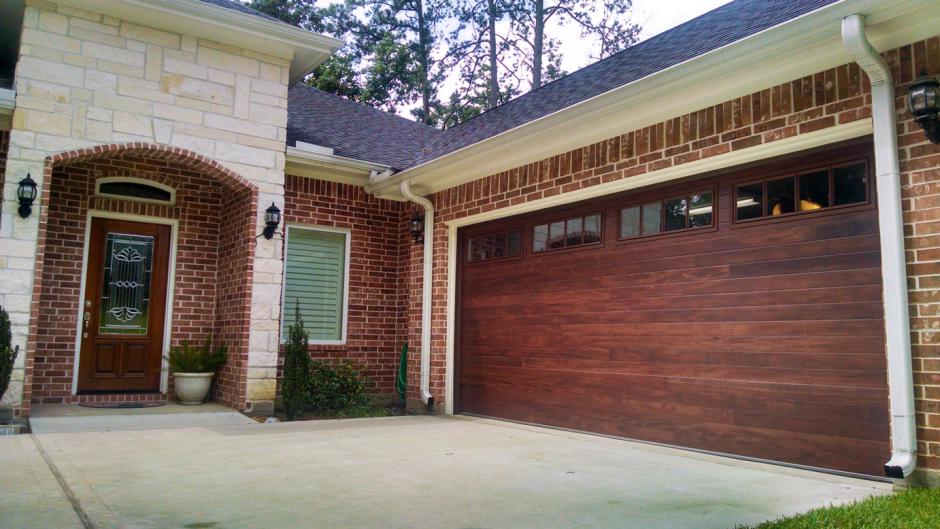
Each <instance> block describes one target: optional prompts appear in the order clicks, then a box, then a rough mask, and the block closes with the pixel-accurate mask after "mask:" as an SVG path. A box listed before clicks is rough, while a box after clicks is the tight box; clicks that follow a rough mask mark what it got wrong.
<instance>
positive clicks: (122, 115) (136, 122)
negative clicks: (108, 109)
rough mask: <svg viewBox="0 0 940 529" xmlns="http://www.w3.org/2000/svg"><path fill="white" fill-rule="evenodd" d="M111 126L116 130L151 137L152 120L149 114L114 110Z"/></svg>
mask: <svg viewBox="0 0 940 529" xmlns="http://www.w3.org/2000/svg"><path fill="white" fill-rule="evenodd" d="M112 126H113V128H114V130H115V131H117V132H126V133H128V134H135V135H138V136H146V137H148V138H152V137H153V121H152V120H151V119H150V116H145V115H141V114H135V113H133V112H125V111H116V112H114V121H113V122H112Z"/></svg>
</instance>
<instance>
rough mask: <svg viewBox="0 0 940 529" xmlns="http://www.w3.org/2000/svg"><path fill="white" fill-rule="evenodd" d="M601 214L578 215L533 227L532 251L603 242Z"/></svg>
mask: <svg viewBox="0 0 940 529" xmlns="http://www.w3.org/2000/svg"><path fill="white" fill-rule="evenodd" d="M601 230H602V223H601V214H600V213H593V214H590V215H578V216H572V217H568V218H567V219H565V220H555V221H552V222H548V223H545V224H537V225H536V226H535V227H533V228H532V252H533V253H541V252H545V251H550V250H561V249H565V248H576V247H578V246H585V245H589V244H597V243H600V242H601V239H602V238H601Z"/></svg>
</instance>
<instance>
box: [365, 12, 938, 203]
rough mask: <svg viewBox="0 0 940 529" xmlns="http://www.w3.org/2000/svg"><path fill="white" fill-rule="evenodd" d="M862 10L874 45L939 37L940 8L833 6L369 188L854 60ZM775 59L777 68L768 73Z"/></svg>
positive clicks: (448, 171) (466, 174)
mask: <svg viewBox="0 0 940 529" xmlns="http://www.w3.org/2000/svg"><path fill="white" fill-rule="evenodd" d="M853 13H862V14H865V15H868V17H869V23H870V25H871V30H870V35H871V40H872V42H873V43H874V44H875V45H876V46H879V49H891V48H894V47H898V46H901V45H903V44H907V43H910V42H914V41H917V40H921V39H923V38H926V37H929V36H933V35H935V34H936V27H937V21H938V20H940V3H936V2H934V1H933V0H844V1H842V2H838V3H835V4H831V5H829V6H826V7H823V8H820V9H818V10H816V11H812V12H810V13H807V14H805V15H802V16H800V17H797V18H794V19H792V20H790V21H788V22H786V23H784V24H780V25H778V26H774V27H772V28H769V29H767V30H764V31H762V32H759V33H756V34H754V35H751V36H749V37H747V38H745V39H741V40H739V41H737V42H734V43H732V44H729V45H726V46H724V47H721V48H718V49H716V50H713V51H711V52H708V53H706V54H703V55H700V56H698V57H695V58H693V59H690V60H688V61H686V62H683V63H680V64H677V65H675V66H672V67H670V68H667V69H665V70H661V71H659V72H657V73H655V74H652V75H649V76H647V77H644V78H642V79H639V80H637V81H634V82H632V83H628V84H626V85H623V86H620V87H618V88H615V89H613V90H610V91H608V92H605V93H603V94H600V95H598V96H595V97H593V98H591V99H587V100H585V101H581V102H579V103H576V104H574V105H572V106H569V107H566V108H564V109H562V110H559V111H557V112H555V113H553V114H549V115H547V116H543V117H541V118H539V119H536V120H533V121H531V122H528V123H525V124H523V125H520V126H518V127H516V128H513V129H510V130H508V131H505V132H502V133H500V134H497V135H495V136H491V137H489V138H486V139H484V140H482V141H479V142H477V143H474V144H472V145H469V146H467V147H463V148H461V149H459V150H456V151H454V152H452V153H449V154H446V155H444V156H441V157H439V158H435V159H433V160H430V161H427V162H425V163H422V164H420V165H416V166H413V167H410V168H407V169H405V170H403V171H401V172H399V173H396V174H394V175H391V176H380V177H377V178H373V179H372V180H371V181H370V183H369V186H368V187H367V189H368V190H369V191H370V192H372V193H374V194H376V195H379V196H385V197H389V198H397V195H398V187H399V186H398V183H399V182H401V181H402V180H405V179H407V180H410V181H411V182H412V183H413V184H417V185H420V186H421V187H422V188H423V189H425V190H426V191H427V192H430V193H433V192H436V191H439V190H442V189H447V188H449V187H453V186H455V185H459V184H461V183H464V182H468V181H472V180H475V179H477V178H482V177H485V176H488V175H491V174H495V173H498V172H500V171H504V170H507V169H511V168H513V167H519V166H522V165H525V164H527V163H533V162H536V161H539V160H543V159H545V158H548V157H550V156H553V155H555V154H559V153H562V152H566V151H568V150H571V149H574V148H577V147H580V146H584V145H590V144H592V143H595V142H598V141H603V140H605V139H608V138H612V137H615V136H617V135H619V134H623V133H625V132H627V131H630V130H637V129H640V128H642V127H646V126H649V125H651V124H655V123H659V122H661V121H664V120H667V119H670V118H673V117H676V116H681V115H683V114H686V113H689V112H693V111H697V110H700V109H702V108H707V107H709V106H712V105H715V104H719V103H723V102H725V101H728V100H730V99H733V98H735V97H739V96H741V95H746V94H749V93H753V92H756V91H759V90H762V89H765V88H768V87H771V86H775V85H777V84H780V83H783V82H787V81H790V80H793V79H799V78H801V77H804V76H806V75H809V74H812V73H815V72H819V71H823V70H826V69H829V68H832V67H834V66H838V65H841V64H845V63H848V62H850V61H851V57H850V56H849V55H848V54H847V53H846V52H845V50H844V49H843V47H842V45H841V40H840V22H841V19H842V18H843V17H845V16H847V15H850V14H853ZM794 49H800V53H793V50H794ZM768 62H770V63H772V64H773V65H774V67H773V68H766V67H765V65H766V64H767V63H768ZM690 87H693V88H694V90H690V89H689V88H690ZM663 94H668V97H663Z"/></svg>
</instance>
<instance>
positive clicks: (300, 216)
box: [283, 175, 405, 394]
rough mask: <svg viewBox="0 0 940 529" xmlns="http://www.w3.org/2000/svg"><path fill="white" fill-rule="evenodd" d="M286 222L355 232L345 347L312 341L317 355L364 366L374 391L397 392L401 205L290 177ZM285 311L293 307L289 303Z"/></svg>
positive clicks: (358, 190)
mask: <svg viewBox="0 0 940 529" xmlns="http://www.w3.org/2000/svg"><path fill="white" fill-rule="evenodd" d="M284 193H285V197H284V204H285V205H284V220H285V222H287V223H299V224H306V225H311V226H328V227H334V228H345V229H349V230H351V233H352V237H351V241H352V244H351V247H350V263H349V312H348V322H347V331H346V344H345V345H312V346H310V354H311V356H312V357H314V358H318V359H327V360H341V359H348V360H351V361H353V362H354V363H356V364H357V365H359V366H361V368H362V373H363V374H364V375H365V376H366V377H367V378H368V380H369V386H368V387H369V390H370V391H371V392H373V393H376V394H393V393H394V392H395V375H396V372H397V371H396V370H397V367H398V354H399V351H400V350H401V346H402V343H403V342H404V340H405V333H404V326H403V317H404V306H403V304H402V293H403V291H404V289H403V284H402V282H401V271H402V266H403V260H402V259H401V254H400V248H401V241H402V237H401V215H402V205H401V204H399V203H397V202H393V201H388V200H380V199H378V198H375V197H374V196H371V195H369V194H368V193H366V192H365V190H364V189H363V188H362V187H358V186H351V185H346V184H339V183H335V182H326V181H323V180H313V179H310V178H304V177H300V176H292V175H287V180H286V182H285V190H284ZM283 310H292V308H291V306H290V305H289V304H288V305H287V306H286V307H285V308H284V309H283Z"/></svg>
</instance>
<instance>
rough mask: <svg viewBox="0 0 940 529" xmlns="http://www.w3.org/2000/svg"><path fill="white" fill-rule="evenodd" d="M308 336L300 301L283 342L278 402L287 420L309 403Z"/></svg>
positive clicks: (298, 416) (305, 409) (297, 417)
mask: <svg viewBox="0 0 940 529" xmlns="http://www.w3.org/2000/svg"><path fill="white" fill-rule="evenodd" d="M309 344H310V335H309V334H308V333H307V331H306V330H305V329H304V320H303V318H302V317H301V316H300V301H299V300H298V301H296V302H295V305H294V323H292V324H291V325H290V327H289V328H288V330H287V341H286V342H284V378H283V379H281V402H282V404H283V406H284V414H285V415H286V416H287V420H288V421H293V420H295V419H299V418H300V416H301V415H303V413H304V412H305V411H307V409H308V408H309V406H310V369H311V367H312V364H313V361H312V360H311V359H310V351H309V350H308V347H309Z"/></svg>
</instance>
